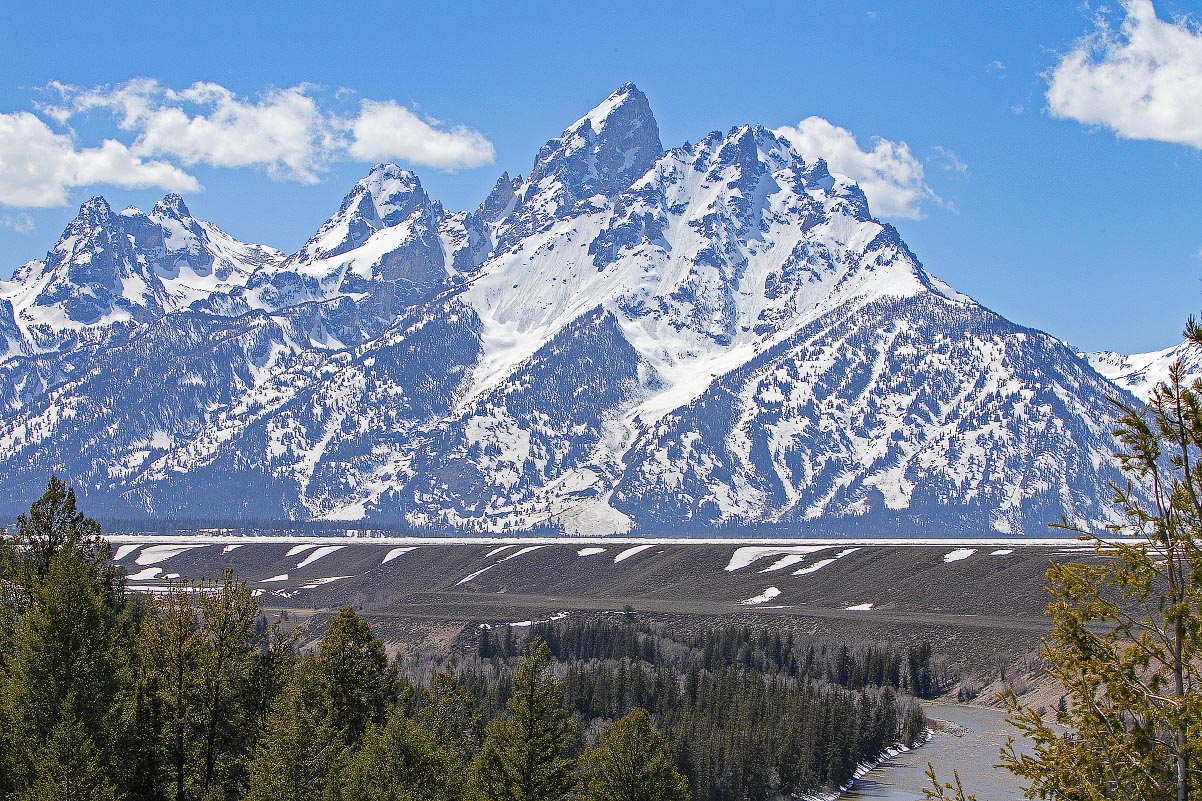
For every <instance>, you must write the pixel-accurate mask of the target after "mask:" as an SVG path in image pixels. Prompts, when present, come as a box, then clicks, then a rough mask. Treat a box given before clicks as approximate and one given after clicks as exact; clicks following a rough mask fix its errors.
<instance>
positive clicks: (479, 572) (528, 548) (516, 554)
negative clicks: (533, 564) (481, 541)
mask: <svg viewBox="0 0 1202 801" xmlns="http://www.w3.org/2000/svg"><path fill="white" fill-rule="evenodd" d="M505 547H506V548H508V547H511V546H508V545H507V546H505ZM546 547H547V546H546V545H527V546H526V547H525V548H522V549H521V550H520V551H515V552H514V553H511V554H509V556H503V557H501V558H500V559H498V560H497V561H495V562H493V563H492V564H491V565H489V566H488V567H484V568H481V569H480V570H477V571H476V572H475V573H472V574H470V575H467V576H464V577H463V578H461V579H459V581H456V582H455V586H456V587H458V586H459V585H460V584H466V583H467V582H469V581H471V580H472V579H474V578H476V577H477V576H480V575H482V574H483V573H487V572H488V571H489V570H492V569H493V568H494V567H496V566H497V565H499V564H501V563H502V562H508V561H509V560H510V559H516V558H517V557H519V556H521V555H522V554H525V553H530V552H531V551H537V550H538V549H539V548H546ZM500 550H502V549H501V548H494V549H493V550H492V551H491V553H496V552H497V551H500Z"/></svg>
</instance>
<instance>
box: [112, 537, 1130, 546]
mask: <svg viewBox="0 0 1202 801" xmlns="http://www.w3.org/2000/svg"><path fill="white" fill-rule="evenodd" d="M104 538H105V539H106V540H108V541H109V542H111V543H113V544H115V545H119V546H120V545H125V544H129V545H135V544H142V545H229V544H237V545H256V544H258V545H297V544H311V545H331V544H332V543H339V544H340V545H379V546H390V547H394V546H398V545H412V546H418V545H481V546H483V545H491V546H499V545H510V546H513V545H578V546H588V545H598V546H601V545H604V546H618V545H631V546H635V545H704V546H730V547H732V548H740V547H757V546H762V547H766V548H768V547H785V548H787V547H791V546H818V547H830V548H834V547H839V546H846V547H853V546H854V547H877V548H908V547H912V548H943V547H955V546H972V547H976V548H1068V549H1082V550H1092V549H1093V542H1092V541H1082V540H1078V539H1075V538H1054V537H1044V538H1038V539H1036V538H1033V537H1032V538H1026V537H988V538H982V539H967V538H962V537H955V538H953V537H948V538H946V539H945V538H938V537H934V538H923V539H909V538H905V537H870V538H856V539H844V538H812V537H806V538H797V539H748V538H729V539H726V538H721V537H631V536H619V537H599V536H592V537H572V536H563V537H488V536H479V537H338V536H313V535H296V536H292V535H270V536H262V537H253V536H238V535H224V534H222V535H214V534H179V535H154V534H105V535H104ZM1102 541H1103V542H1116V543H1130V542H1131V540H1130V539H1128V538H1121V537H1116V538H1104V539H1103V540H1102Z"/></svg>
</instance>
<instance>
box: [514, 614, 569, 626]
mask: <svg viewBox="0 0 1202 801" xmlns="http://www.w3.org/2000/svg"><path fill="white" fill-rule="evenodd" d="M567 616H568V613H567V612H556V613H555V614H553V615H551V617H549V618H547V619H546V620H519V621H518V622H516V623H510V624H509V626H510V628H515V629H522V628H527V627H529V626H533V625H535V624H536V623H554V622H555V621H556V620H563V619H564V618H565V617H567Z"/></svg>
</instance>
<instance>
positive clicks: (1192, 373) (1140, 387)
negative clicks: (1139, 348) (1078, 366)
mask: <svg viewBox="0 0 1202 801" xmlns="http://www.w3.org/2000/svg"><path fill="white" fill-rule="evenodd" d="M1082 356H1084V357H1085V358H1086V360H1088V361H1089V363H1090V365H1091V366H1092V367H1093V368H1094V369H1095V370H1097V371H1098V372H1099V373H1101V374H1102V375H1104V376H1106V377H1107V378H1109V379H1110V380H1111V381H1113V382H1114V383H1115V384H1117V385H1119V386H1120V387H1122V388H1123V389H1125V390H1127V391H1128V392H1130V393H1131V394H1132V395H1135V397H1137V398H1139V399H1140V400H1143V401H1147V400H1148V399H1149V398H1150V397H1151V396H1152V390H1153V389H1155V388H1156V386H1157V385H1159V384H1165V383H1167V382H1168V380H1169V368H1170V367H1172V366H1173V365H1174V364H1176V363H1177V362H1180V363H1181V368H1182V377H1183V379H1184V380H1185V383H1187V384H1192V383H1193V382H1195V381H1197V380H1199V379H1202V351H1200V350H1199V348H1198V347H1196V346H1195V345H1192V344H1190V343H1188V342H1181V343H1179V344H1177V345H1173V346H1172V347H1169V348H1165V349H1164V350H1156V351H1152V352H1151V353H1132V354H1130V355H1124V354H1122V353H1115V352H1114V351H1110V350H1103V351H1098V352H1096V353H1085V354H1082Z"/></svg>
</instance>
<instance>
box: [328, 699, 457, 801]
mask: <svg viewBox="0 0 1202 801" xmlns="http://www.w3.org/2000/svg"><path fill="white" fill-rule="evenodd" d="M462 775H463V774H462V770H461V768H460V765H459V760H458V758H457V757H456V755H455V754H454V753H452V752H450V751H448V750H447V749H444V748H440V747H439V746H438V745H437V744H436V743H435V741H434V738H433V736H431V734H430V733H429V732H428V731H426V729H425V728H423V727H422V726H421V725H420V724H419V723H417V722H416V721H414V720H413V719H412V718H408V717H406V716H405V715H404V714H402V713H401V712H400V710H394V711H393V713H392V714H391V715H390V716H389V718H388V723H387V724H385V725H384V726H382V727H381V726H375V725H372V726H370V727H368V730H367V732H366V734H365V735H364V737H363V744H362V746H361V747H360V749H359V751H358V753H356V754H355V755H354V756H353V757H351V759H350V761H349V763H348V765H347V767H346V770H345V771H344V772H343V774H342V778H341V780H340V782H339V784H340V787H339V793H340V798H341V799H344V801H456V800H457V799H458V798H459V797H460V796H461V795H462V789H463V788H462Z"/></svg>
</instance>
